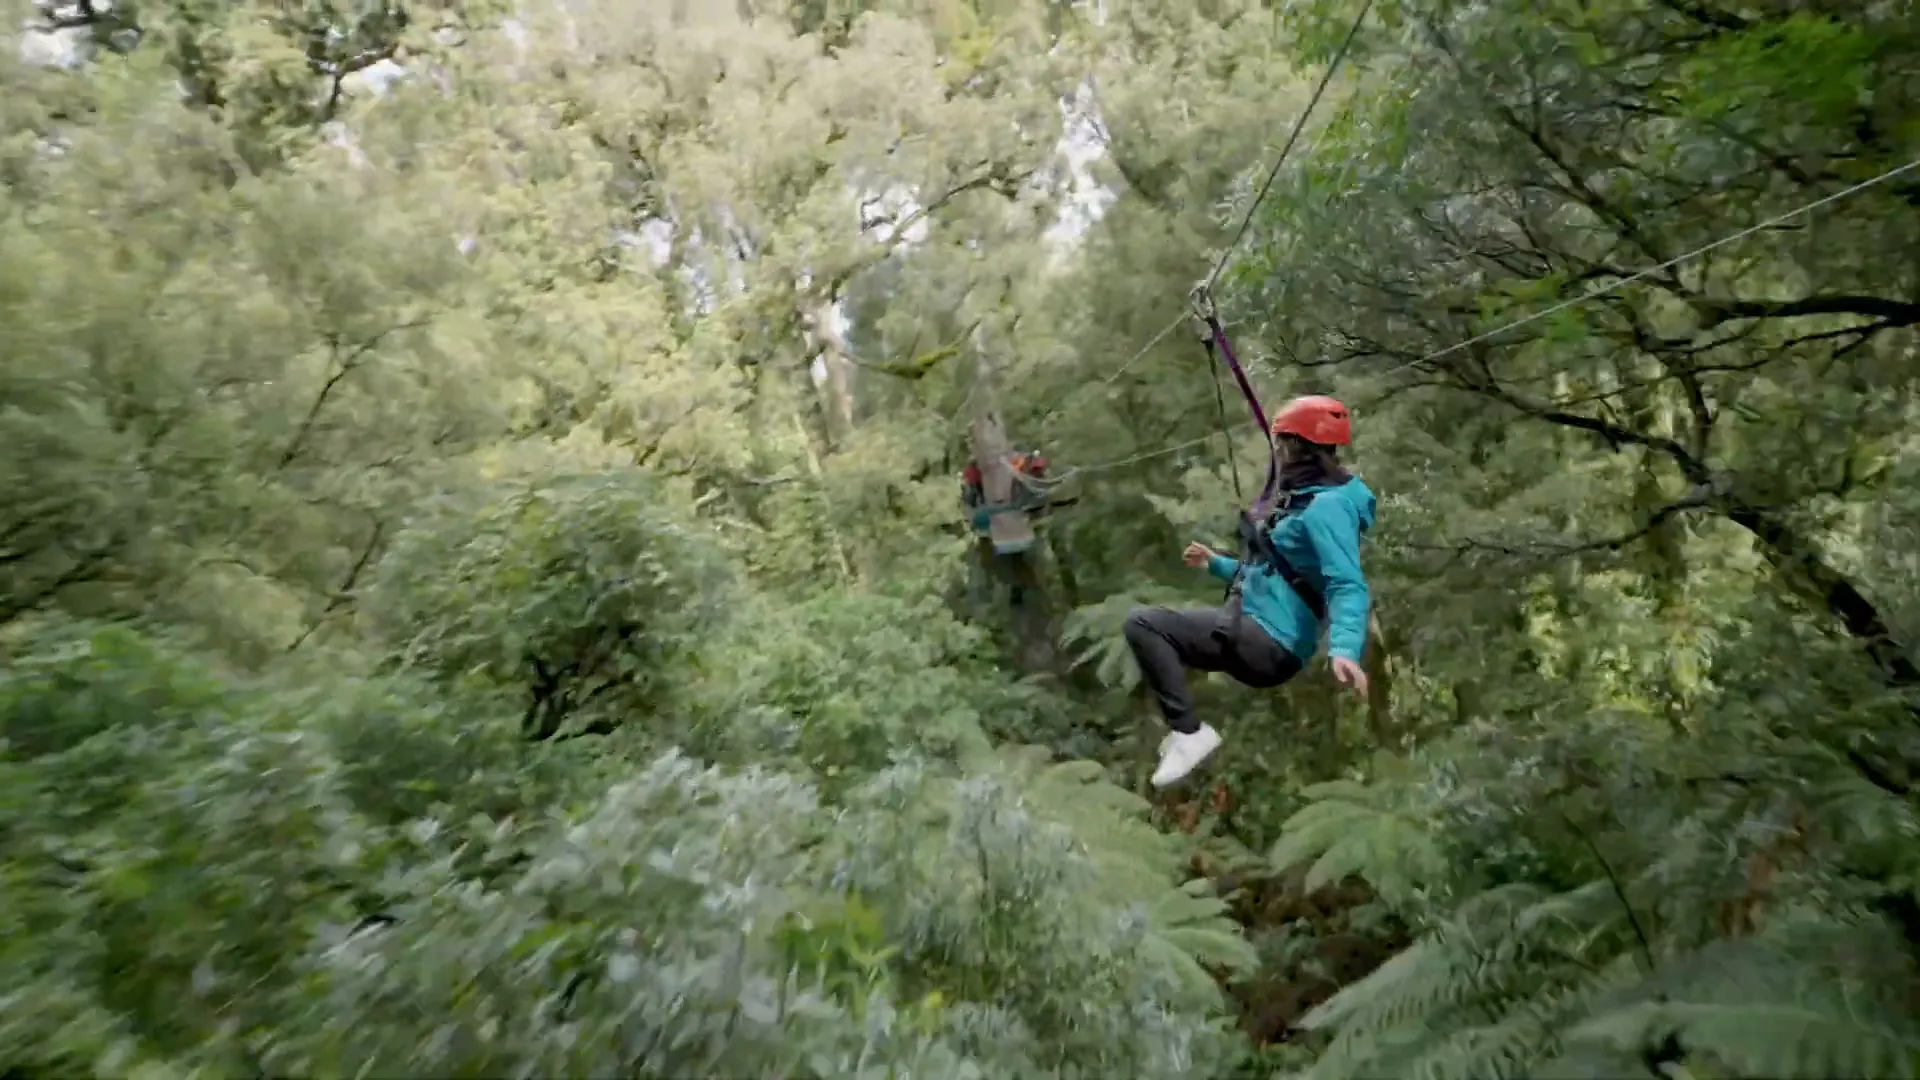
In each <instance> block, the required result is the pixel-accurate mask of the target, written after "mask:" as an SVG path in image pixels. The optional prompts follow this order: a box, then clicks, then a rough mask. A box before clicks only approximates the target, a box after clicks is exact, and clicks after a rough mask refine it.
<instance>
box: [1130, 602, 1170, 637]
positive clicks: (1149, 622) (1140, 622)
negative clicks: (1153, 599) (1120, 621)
mask: <svg viewBox="0 0 1920 1080" xmlns="http://www.w3.org/2000/svg"><path fill="white" fill-rule="evenodd" d="M1160 610H1161V609H1159V608H1152V607H1137V608H1134V609H1133V610H1132V611H1129V612H1127V622H1126V625H1125V626H1124V627H1123V628H1122V630H1121V632H1122V634H1123V635H1124V636H1125V637H1126V639H1127V640H1128V641H1138V640H1139V639H1141V638H1143V637H1152V636H1153V635H1154V627H1153V623H1154V615H1155V614H1156V613H1158V612H1159V611H1160Z"/></svg>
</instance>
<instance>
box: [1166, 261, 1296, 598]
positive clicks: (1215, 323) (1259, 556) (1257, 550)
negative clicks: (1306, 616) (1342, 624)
mask: <svg viewBox="0 0 1920 1080" xmlns="http://www.w3.org/2000/svg"><path fill="white" fill-rule="evenodd" d="M1190 300H1191V302H1192V306H1193V314H1194V318H1195V319H1197V320H1199V322H1200V324H1201V327H1202V328H1203V330H1204V331H1205V333H1204V335H1203V336H1202V337H1201V339H1200V340H1201V344H1202V345H1203V346H1204V347H1205V348H1206V350H1207V359H1208V363H1209V364H1210V365H1211V366H1212V368H1213V369H1214V371H1215V373H1216V377H1215V379H1214V390H1215V399H1214V400H1215V404H1216V406H1218V407H1219V411H1220V420H1221V430H1222V433H1223V434H1227V432H1226V409H1225V402H1224V401H1223V400H1221V398H1220V397H1219V394H1218V391H1219V387H1220V383H1219V379H1218V371H1219V364H1220V360H1221V359H1222V358H1224V359H1225V360H1226V364H1227V370H1228V371H1230V372H1232V373H1233V381H1234V384H1235V385H1236V386H1238V387H1239V388H1240V396H1241V397H1243V398H1245V399H1246V402H1247V410H1248V411H1249V412H1251V413H1252V414H1253V422H1254V423H1255V424H1256V425H1257V426H1258V427H1259V429H1260V436H1261V438H1263V439H1265V440H1266V442H1267V479H1266V483H1264V484H1263V485H1261V488H1260V497H1259V498H1257V499H1255V500H1254V502H1253V505H1252V506H1251V507H1249V508H1247V509H1244V510H1242V511H1240V517H1239V521H1238V522H1237V524H1236V531H1237V532H1238V533H1239V537H1240V551H1241V557H1240V570H1239V572H1238V573H1236V574H1234V576H1233V580H1232V581H1229V582H1227V590H1226V596H1227V598H1228V599H1231V598H1232V596H1233V594H1234V592H1235V591H1237V590H1238V589H1239V588H1240V586H1241V579H1242V578H1243V577H1244V576H1245V574H1246V571H1247V568H1248V567H1252V566H1264V567H1266V568H1268V569H1270V570H1272V571H1273V572H1274V573H1276V574H1278V575H1280V579H1281V580H1282V581H1285V582H1286V583H1287V585H1288V587H1290V588H1292V589H1293V591H1294V592H1295V593H1297V594H1298V595H1299V597H1300V599H1301V600H1302V601H1304V602H1305V603H1306V605H1307V609H1308V610H1309V611H1312V612H1313V616H1314V618H1316V619H1322V620H1324V619H1325V618H1326V617H1327V602H1326V598H1325V597H1323V596H1321V594H1320V590H1319V589H1317V588H1315V587H1314V586H1313V584H1312V583H1311V582H1309V581H1308V580H1307V579H1306V577H1305V575H1303V574H1301V573H1300V571H1299V569H1298V568H1297V567H1295V566H1294V565H1293V564H1292V563H1290V562H1288V561H1287V559H1286V557H1285V556H1284V555H1282V554H1280V549H1279V548H1277V547H1275V546H1274V543H1273V530H1274V528H1275V527H1276V526H1278V525H1279V524H1280V522H1281V520H1282V519H1283V518H1286V517H1289V516H1291V515H1293V514H1297V513H1300V512H1301V511H1303V510H1305V509H1306V508H1307V507H1308V505H1310V504H1311V503H1312V502H1313V492H1311V491H1301V492H1283V491H1282V490H1281V489H1280V448H1279V447H1278V445H1276V444H1275V442H1274V437H1273V425H1272V423H1270V422H1269V421H1268V420H1267V410H1266V408H1265V407H1264V406H1262V405H1261V404H1260V395H1259V394H1257V393H1255V392H1254V389H1253V382H1252V380H1251V379H1249V378H1248V377H1247V370H1246V368H1244V367H1242V366H1241V364H1240V358H1239V357H1238V356H1236V355H1235V354H1234V351H1233V342H1232V340H1231V339H1230V338H1228V337H1227V331H1226V328H1225V327H1224V326H1221V325H1220V316H1219V314H1218V313H1217V311H1216V310H1215V308H1214V305H1213V298H1212V297H1211V296H1209V295H1208V293H1207V286H1206V284H1205V283H1204V282H1202V283H1201V284H1200V285H1198V286H1196V287H1195V288H1194V290H1193V293H1192V296H1191V297H1190ZM1227 446H1228V448H1229V453H1231V448H1232V446H1233V438H1232V436H1231V434H1227ZM1233 493H1234V497H1235V498H1236V499H1241V498H1244V497H1245V496H1244V495H1243V494H1242V493H1241V491H1240V475H1239V470H1238V469H1235V470H1234V477H1233Z"/></svg>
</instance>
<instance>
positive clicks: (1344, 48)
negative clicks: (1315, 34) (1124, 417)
mask: <svg viewBox="0 0 1920 1080" xmlns="http://www.w3.org/2000/svg"><path fill="white" fill-rule="evenodd" d="M1372 10H1373V0H1366V2H1365V3H1363V4H1361V5H1360V13H1359V14H1358V15H1356V16H1354V19H1353V25H1351V26H1349V27H1348V28H1347V36H1346V37H1345V38H1343V39H1342V40H1341V42H1340V46H1339V48H1337V49H1335V50H1334V54H1333V58H1332V59H1331V60H1329V61H1328V62H1327V69H1326V70H1325V71H1324V72H1321V74H1320V82H1319V84H1318V85H1316V86H1315V87H1314V88H1313V95H1312V96H1311V97H1309V98H1308V99H1307V107H1306V108H1304V109H1302V110H1301V111H1300V115H1299V116H1298V117H1295V118H1294V121H1293V130H1292V131H1290V132H1288V133H1287V141H1286V142H1285V143H1284V144H1282V146H1281V147H1280V153H1279V154H1277V155H1275V157H1274V159H1273V166H1272V167H1271V168H1269V169H1268V170H1267V177H1266V180H1265V181H1263V182H1262V183H1261V185H1260V189H1259V191H1257V192H1256V193H1255V194H1254V197H1253V202H1251V203H1249V204H1248V205H1247V212H1246V213H1245V214H1244V215H1242V216H1241V218H1240V225H1239V227H1238V228H1236V229H1235V230H1234V232H1233V238H1232V239H1231V240H1229V241H1227V246H1226V247H1225V248H1222V249H1221V251H1220V255H1219V257H1218V258H1216V259H1215V260H1214V263H1213V268H1212V269H1211V270H1210V271H1208V273H1207V276H1206V278H1205V280H1204V282H1203V284H1201V286H1200V287H1199V289H1198V290H1197V291H1199V292H1207V291H1209V290H1211V289H1212V288H1213V286H1214V285H1215V284H1216V283H1218V282H1219V280H1220V275H1221V274H1222V273H1223V272H1224V271H1225V270H1226V268H1227V263H1228V261H1229V260H1231V259H1232V258H1233V252H1234V249H1236V248H1238V247H1239V246H1240V241H1241V240H1243V239H1245V238H1246V235H1247V229H1249V228H1251V227H1252V225H1253V218H1254V215H1255V214H1256V213H1257V212H1258V211H1259V209H1260V204H1261V203H1262V202H1263V201H1265V199H1266V197H1267V193H1268V192H1269V191H1271V190H1273V182H1274V181H1275V180H1276V179H1278V178H1279V176H1280V169H1281V166H1283V165H1285V164H1286V163H1287V158H1288V157H1289V156H1291V155H1292V153H1293V148H1294V146H1295V145H1297V144H1298V143H1299V142H1300V136H1301V135H1302V134H1303V133H1304V132H1305V131H1306V130H1307V121H1308V120H1309V119H1311V118H1312V116H1313V113H1314V110H1315V109H1317V108H1319V107H1320V99H1321V98H1322V97H1325V96H1326V93H1327V87H1328V86H1329V85H1331V84H1332V83H1333V76H1334V74H1335V73H1336V72H1338V71H1339V70H1340V65H1341V63H1342V62H1343V61H1345V60H1346V58H1347V53H1348V52H1349V51H1351V50H1352V48H1353V43H1354V41H1355V39H1357V38H1358V37H1359V36H1360V27H1361V25H1362V24H1364V23H1365V22H1366V19H1367V13H1368V12H1370V11H1372ZM1190 318H1192V315H1191V313H1182V314H1181V315H1179V316H1178V317H1176V318H1175V319H1174V320H1173V321H1172V322H1170V323H1168V324H1167V325H1166V326H1165V327H1163V328H1161V330H1160V331H1159V332H1158V333H1156V334H1154V335H1153V336H1152V337H1150V338H1148V339H1147V343H1146V344H1145V345H1142V346H1140V348H1139V349H1137V350H1135V351H1134V353H1133V355H1131V356H1129V357H1127V359H1126V360H1125V361H1124V362H1123V363H1121V365H1120V366H1119V367H1117V368H1115V369H1114V370H1113V371H1111V372H1109V373H1108V374H1107V375H1106V376H1104V377H1102V378H1100V379H1097V380H1095V381H1094V382H1091V383H1088V384H1086V385H1085V386H1084V387H1082V389H1098V388H1100V387H1103V386H1109V385H1111V384H1112V383H1113V382H1114V380H1116V379H1118V378H1119V377H1120V376H1122V375H1124V374H1126V372H1127V369H1128V368H1130V367H1132V366H1133V365H1134V364H1137V363H1139V362H1140V360H1141V358H1143V357H1145V356H1146V355H1147V354H1148V353H1150V352H1152V351H1153V348H1154V346H1156V345H1158V344H1160V343H1161V342H1162V341H1165V340H1166V337H1167V335H1168V334H1171V333H1173V332H1174V331H1175V330H1178V329H1180V327H1181V325H1182V324H1183V323H1185V322H1186V321H1187V320H1188V319H1190ZM1071 398H1072V395H1071V394H1069V395H1068V396H1067V398H1065V399H1062V401H1061V403H1060V404H1059V405H1056V406H1054V407H1053V408H1052V409H1049V410H1047V411H1046V412H1045V413H1043V414H1041V417H1040V420H1041V421H1042V422H1045V421H1047V420H1050V419H1052V418H1053V417H1054V416H1056V415H1058V414H1059V411H1060V409H1061V407H1062V406H1064V405H1065V404H1066V402H1067V401H1068V400H1071Z"/></svg>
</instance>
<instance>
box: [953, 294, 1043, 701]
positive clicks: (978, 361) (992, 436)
mask: <svg viewBox="0 0 1920 1080" xmlns="http://www.w3.org/2000/svg"><path fill="white" fill-rule="evenodd" d="M973 344H974V386H973V401H974V408H973V460H974V463H975V464H977V465H978V466H979V467H980V491H981V496H982V498H983V499H984V500H985V501H986V505H988V506H1005V505H1007V504H1008V503H1010V502H1012V501H1013V490H1014V477H1013V467H1012V466H1011V465H1010V464H1009V462H1008V458H1009V456H1010V455H1011V453H1012V447H1011V446H1010V445H1009V444H1008V442H1007V435H1006V430H1005V428H1004V427H1002V425H1001V423H1000V410H999V398H998V395H997V394H996V393H995V390H994V374H995V364H994V362H993V357H992V355H991V353H990V351H989V350H988V349H987V348H986V347H985V336H984V334H983V333H982V332H981V330H980V328H979V327H975V328H974V334H973ZM987 528H988V538H989V539H990V540H991V542H992V543H991V549H990V550H988V549H987V548H986V546H985V545H984V544H983V550H982V552H981V557H982V558H983V559H985V560H987V561H988V562H989V563H990V564H992V565H993V567H994V569H995V571H996V572H995V575H994V576H995V577H996V578H998V579H1000V580H1002V581H1004V582H1006V584H1007V588H1008V593H1009V596H1010V599H1011V604H1010V609H1011V610H1010V618H1011V623H1012V629H1013V634H1014V640H1015V642H1016V644H1017V649H1016V653H1017V658H1018V662H1019V665H1020V667H1021V669H1022V670H1025V671H1029V672H1033V671H1052V670H1054V669H1055V668H1056V660H1057V652H1058V650H1056V649H1055V647H1054V641H1053V619H1052V616H1051V612H1050V608H1051V604H1050V603H1049V597H1048V596H1047V593H1046V583H1045V581H1044V580H1043V579H1042V578H1041V576H1040V568H1039V564H1038V563H1037V562H1036V561H1035V557H1034V556H1035V552H1034V545H1035V540H1036V537H1035V534H1034V529H1033V521H1032V520H1031V519H1030V518H1029V517H1028V515H1027V514H1026V513H1024V512H1018V511H1016V512H1006V513H997V514H994V515H993V516H992V517H991V518H989V519H988V524H987Z"/></svg>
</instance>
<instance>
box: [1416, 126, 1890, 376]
mask: <svg viewBox="0 0 1920 1080" xmlns="http://www.w3.org/2000/svg"><path fill="white" fill-rule="evenodd" d="M1914 169H1920V158H1915V159H1914V160H1912V161H1909V162H1907V163H1906V164H1905V165H1901V166H1898V167H1897V168H1892V169H1888V170H1887V171H1886V172H1883V173H1881V174H1880V175H1878V176H1875V177H1873V178H1872V179H1870V180H1862V181H1861V182H1859V183H1857V184H1854V185H1853V186H1851V187H1847V188H1842V189H1841V190H1839V191H1836V192H1834V193H1833V194H1831V195H1826V196H1822V197H1821V198H1818V199H1815V200H1814V201H1812V202H1810V203H1807V204H1806V205H1804V206H1800V207H1796V208H1795V209H1792V210H1789V211H1787V212H1786V213H1784V214H1780V215H1778V216H1776V217H1771V218H1768V219H1767V220H1765V221H1763V222H1761V223H1760V224H1758V225H1749V226H1748V227H1746V228H1744V229H1741V230H1740V231H1739V232H1737V233H1734V234H1732V235H1731V236H1723V237H1721V238H1720V239H1718V240H1715V241H1714V242H1712V243H1710V244H1706V245H1703V246H1701V247H1697V248H1694V249H1693V250H1692V251H1689V252H1686V253H1685V254H1683V255H1676V256H1674V257H1673V258H1671V259H1668V260H1667V261H1666V262H1663V263H1660V264H1658V265H1656V266H1649V267H1647V268H1646V269H1645V270H1641V271H1639V272H1637V273H1633V274H1629V275H1627V276H1626V277H1623V278H1621V279H1620V280H1618V281H1612V282H1608V283H1607V284H1605V285H1600V286H1596V287H1594V288H1592V289H1589V290H1587V291H1586V292H1584V293H1581V294H1580V295H1579V296H1576V297H1574V298H1572V299H1571V300H1562V301H1561V302H1560V303H1558V304H1555V305H1553V306H1552V307H1549V308H1545V309H1543V310H1541V311H1536V312H1534V313H1533V314H1531V315H1527V316H1524V317H1522V318H1518V319H1515V320H1513V321H1512V322H1510V323H1506V324H1504V325H1501V326H1498V327H1495V328H1494V329H1492V330H1489V331H1487V332H1486V333H1484V334H1475V335H1474V336H1473V337H1470V338H1468V339H1467V340H1465V341H1462V342H1460V343H1459V344H1456V345H1449V346H1447V347H1446V348H1444V349H1441V350H1439V351H1438V352H1431V353H1428V354H1427V355H1425V356H1422V357H1420V358H1419V359H1417V360H1409V361H1407V362H1406V363H1404V364H1401V365H1400V366H1398V367H1395V368H1391V369H1389V370H1388V371H1387V372H1386V374H1387V375H1389V376H1391V375H1398V374H1400V373H1401V372H1403V371H1408V370H1411V369H1413V368H1417V367H1419V366H1421V365H1422V364H1431V363H1433V362H1434V361H1435V360H1438V359H1440V358H1441V357H1443V356H1451V355H1452V354H1454V353H1457V352H1459V351H1460V350H1461V349H1465V348H1470V347H1471V346H1474V345H1478V344H1480V343H1481V342H1483V341H1488V340H1491V339H1493V338H1496V337H1499V336H1500V335H1502V334H1504V333H1506V332H1508V331H1509V330H1517V329H1519V328H1520V327H1522V326H1526V325H1528V324H1530V323H1536V322H1539V321H1540V320H1541V319H1544V318H1547V317H1548V316H1551V315H1558V314H1559V313H1561V312H1563V311H1565V310H1567V309H1568V308H1572V307H1578V306H1579V305H1581V304H1584V303H1586V302H1587V301H1589V300H1597V299H1599V298H1600V297H1602V296H1605V295H1607V294H1608V293H1610V292H1613V291H1614V290H1616V289H1623V288H1625V287H1627V286H1628V285H1631V284H1633V283H1634V282H1636V281H1644V280H1645V279H1647V278H1650V277H1652V276H1653V275H1655V274H1658V273H1660V272H1662V271H1664V270H1671V269H1673V268H1674V267H1676V266H1678V265H1680V264H1681V263H1684V262H1692V261H1693V260H1695V259H1697V258H1699V257H1700V256H1702V255H1706V254H1708V253H1709V252H1713V251H1717V250H1719V249H1720V248H1723V247H1725V246H1727V245H1728V244H1731V243H1734V242H1736V241H1739V240H1745V239H1746V238H1747V237H1749V236H1752V235H1753V234H1755V233H1761V232H1766V231H1767V230H1768V229H1775V228H1778V227H1780V226H1781V225H1784V224H1786V223H1787V222H1788V221H1791V220H1793V219H1794V218H1797V217H1799V216H1800V215H1802V214H1806V213H1810V212H1812V211H1814V210H1818V209H1820V208H1821V207H1823V206H1826V205H1828V204H1829V203H1835V202H1839V201H1840V200H1841V199H1844V198H1846V197H1848V196H1849V195H1857V194H1859V193H1860V192H1862V191H1865V190H1867V189H1868V188H1871V187H1875V186H1878V185H1880V184H1884V183H1886V182H1887V181H1889V180H1891V179H1893V178H1894V177H1896V176H1899V175H1901V174H1903V173H1908V172H1912V171H1913V170H1914Z"/></svg>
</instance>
